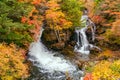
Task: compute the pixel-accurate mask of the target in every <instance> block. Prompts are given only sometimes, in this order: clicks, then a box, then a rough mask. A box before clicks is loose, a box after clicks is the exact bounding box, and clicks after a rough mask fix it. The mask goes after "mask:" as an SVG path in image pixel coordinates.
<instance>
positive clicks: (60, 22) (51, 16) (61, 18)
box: [45, 0, 72, 30]
mask: <svg viewBox="0 0 120 80" xmlns="http://www.w3.org/2000/svg"><path fill="white" fill-rule="evenodd" d="M47 6H48V7H49V9H48V10H46V12H45V17H46V20H47V24H48V25H49V26H50V28H51V29H56V30H62V29H66V28H69V27H71V25H72V23H71V22H70V21H67V20H66V19H65V14H64V13H63V12H62V11H61V10H59V9H60V6H59V4H58V3H57V0H50V1H48V2H47Z"/></svg>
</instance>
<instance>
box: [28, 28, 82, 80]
mask: <svg viewBox="0 0 120 80" xmlns="http://www.w3.org/2000/svg"><path fill="white" fill-rule="evenodd" d="M43 31H44V30H43V29H41V34H40V38H41V36H42V32H43ZM28 54H29V57H28V59H29V60H30V61H31V62H32V63H33V65H34V66H36V67H37V68H39V73H40V74H42V76H41V78H39V79H38V78H34V79H32V80H66V78H67V77H68V76H70V77H72V78H73V80H80V78H81V76H82V75H83V72H82V71H80V70H78V68H77V66H76V65H74V64H72V63H71V62H70V61H68V60H66V59H64V57H63V56H55V55H56V54H59V53H57V52H53V51H49V50H48V49H47V48H46V47H45V45H44V44H43V43H42V42H41V39H40V40H39V41H38V42H33V43H32V44H31V46H30V49H29V53H28ZM39 73H38V74H39ZM66 73H67V74H68V75H67V76H66ZM36 75H37V74H36Z"/></svg>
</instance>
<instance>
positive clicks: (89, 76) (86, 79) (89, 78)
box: [83, 73, 93, 80]
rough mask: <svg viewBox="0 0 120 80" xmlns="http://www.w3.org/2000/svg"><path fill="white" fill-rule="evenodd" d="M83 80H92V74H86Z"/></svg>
mask: <svg viewBox="0 0 120 80" xmlns="http://www.w3.org/2000/svg"><path fill="white" fill-rule="evenodd" d="M83 80H93V76H92V74H91V73H87V74H86V75H85V77H84V79H83Z"/></svg>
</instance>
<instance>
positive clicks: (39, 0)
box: [31, 0, 41, 5]
mask: <svg viewBox="0 0 120 80" xmlns="http://www.w3.org/2000/svg"><path fill="white" fill-rule="evenodd" d="M40 2H41V0H33V1H32V2H31V3H32V4H34V5H39V4H40Z"/></svg>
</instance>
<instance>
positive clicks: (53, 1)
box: [46, 0, 60, 10]
mask: <svg viewBox="0 0 120 80" xmlns="http://www.w3.org/2000/svg"><path fill="white" fill-rule="evenodd" d="M46 5H47V7H49V8H50V9H51V10H57V9H60V5H59V4H57V0H50V1H48V2H47V4H46Z"/></svg>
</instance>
